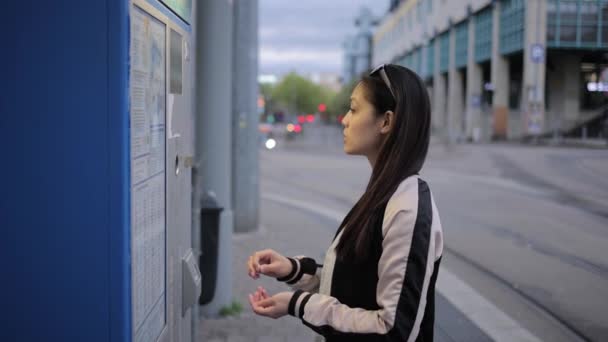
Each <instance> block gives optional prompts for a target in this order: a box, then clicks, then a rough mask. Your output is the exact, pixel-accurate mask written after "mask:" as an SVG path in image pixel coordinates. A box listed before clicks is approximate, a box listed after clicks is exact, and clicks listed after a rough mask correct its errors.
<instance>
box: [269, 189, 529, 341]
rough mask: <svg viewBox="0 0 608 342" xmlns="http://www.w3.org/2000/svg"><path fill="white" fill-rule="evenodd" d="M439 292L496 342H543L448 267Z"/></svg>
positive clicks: (296, 203) (321, 209) (273, 197)
mask: <svg viewBox="0 0 608 342" xmlns="http://www.w3.org/2000/svg"><path fill="white" fill-rule="evenodd" d="M262 198H263V199H266V200H270V201H273V202H277V203H281V204H285V205H289V206H292V207H296V208H299V209H303V210H307V211H312V212H314V213H316V214H318V215H321V216H324V217H326V218H328V219H331V220H334V221H336V222H337V223H338V224H339V223H340V222H342V219H343V218H344V215H346V212H342V211H339V210H334V209H331V208H328V207H325V206H320V205H317V204H315V203H311V202H306V201H300V200H297V199H293V198H288V197H284V196H281V195H279V194H273V193H265V194H262ZM437 290H438V291H439V292H440V293H441V294H442V295H443V296H444V297H446V299H447V300H449V301H450V303H452V305H454V306H455V307H456V308H457V309H458V310H459V311H460V312H462V313H463V314H464V315H465V316H466V317H467V318H469V319H470V320H471V321H472V322H473V323H475V325H477V326H478V327H479V329H481V330H482V331H483V332H485V333H486V334H487V335H488V336H489V337H491V338H492V339H493V340H495V341H509V342H519V341H527V342H537V341H540V339H539V338H538V337H536V336H535V335H534V334H532V333H531V332H530V331H529V330H527V329H526V328H524V327H522V326H521V325H520V324H519V323H517V322H516V321H515V320H513V319H512V318H511V317H510V316H509V315H507V314H506V313H504V312H503V311H502V310H500V309H499V308H498V307H496V306H495V305H494V304H492V303H491V302H490V301H488V300H487V299H486V298H485V297H483V296H482V295H481V294H480V293H479V292H477V291H476V290H475V289H473V288H472V287H471V286H469V285H468V284H467V283H466V282H464V281H462V280H461V279H460V278H458V277H457V276H456V275H454V274H453V273H452V272H450V271H449V270H447V269H446V268H445V267H443V268H442V269H441V271H440V272H439V276H438V279H437Z"/></svg>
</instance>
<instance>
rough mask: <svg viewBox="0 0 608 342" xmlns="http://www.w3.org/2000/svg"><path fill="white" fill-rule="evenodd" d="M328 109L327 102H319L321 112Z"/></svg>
mask: <svg viewBox="0 0 608 342" xmlns="http://www.w3.org/2000/svg"><path fill="white" fill-rule="evenodd" d="M326 110H327V106H326V105H325V103H321V104H319V112H320V113H325V111H326Z"/></svg>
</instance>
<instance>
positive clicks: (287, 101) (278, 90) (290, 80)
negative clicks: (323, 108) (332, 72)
mask: <svg viewBox="0 0 608 342" xmlns="http://www.w3.org/2000/svg"><path fill="white" fill-rule="evenodd" d="M333 96H334V93H333V92H332V91H331V90H329V89H327V88H325V87H322V86H320V85H318V84H315V83H313V82H312V81H310V80H308V79H306V78H304V77H302V76H299V75H297V74H296V73H294V72H292V73H289V74H288V75H287V76H285V77H284V78H283V80H281V82H280V83H279V84H277V85H276V86H275V87H274V89H273V90H272V95H271V97H272V100H273V102H274V103H275V104H276V105H278V107H279V108H280V109H283V110H285V111H287V112H290V113H291V114H300V113H316V112H317V106H318V105H319V104H320V103H328V101H329V100H330V99H331V98H332V97H333Z"/></svg>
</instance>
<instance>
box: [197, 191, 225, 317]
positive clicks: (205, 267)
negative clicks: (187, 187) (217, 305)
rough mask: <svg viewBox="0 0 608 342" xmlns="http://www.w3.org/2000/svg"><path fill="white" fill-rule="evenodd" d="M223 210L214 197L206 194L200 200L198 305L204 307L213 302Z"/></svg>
mask: <svg viewBox="0 0 608 342" xmlns="http://www.w3.org/2000/svg"><path fill="white" fill-rule="evenodd" d="M223 210H224V208H221V207H219V206H218V204H217V201H216V200H215V196H213V194H211V193H207V194H205V195H204V196H203V198H202V200H201V225H200V228H201V234H200V237H201V241H200V246H201V255H200V257H199V258H198V267H199V269H200V271H201V275H202V278H203V279H202V284H201V297H200V298H199V304H200V305H205V304H208V303H210V302H211V301H212V300H213V296H214V295H215V284H216V282H217V264H218V243H219V230H220V214H221V212H222V211H223Z"/></svg>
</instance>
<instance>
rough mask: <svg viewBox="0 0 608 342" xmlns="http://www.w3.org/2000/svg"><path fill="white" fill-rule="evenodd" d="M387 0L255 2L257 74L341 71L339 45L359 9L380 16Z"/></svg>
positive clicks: (353, 30) (272, 0)
mask: <svg viewBox="0 0 608 342" xmlns="http://www.w3.org/2000/svg"><path fill="white" fill-rule="evenodd" d="M388 3H389V1H388V0H297V1H296V0H259V6H260V22H259V27H260V32H259V34H260V58H259V63H260V70H259V72H260V74H283V73H286V72H289V71H292V70H295V71H297V72H299V73H309V72H335V73H340V72H341V65H342V42H343V40H344V37H345V36H346V35H348V34H352V33H353V32H355V23H354V18H355V17H356V15H357V14H358V13H359V10H360V8H361V6H367V7H369V8H370V9H371V10H372V12H373V13H374V15H376V16H381V15H383V14H384V13H386V11H387V9H388Z"/></svg>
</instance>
